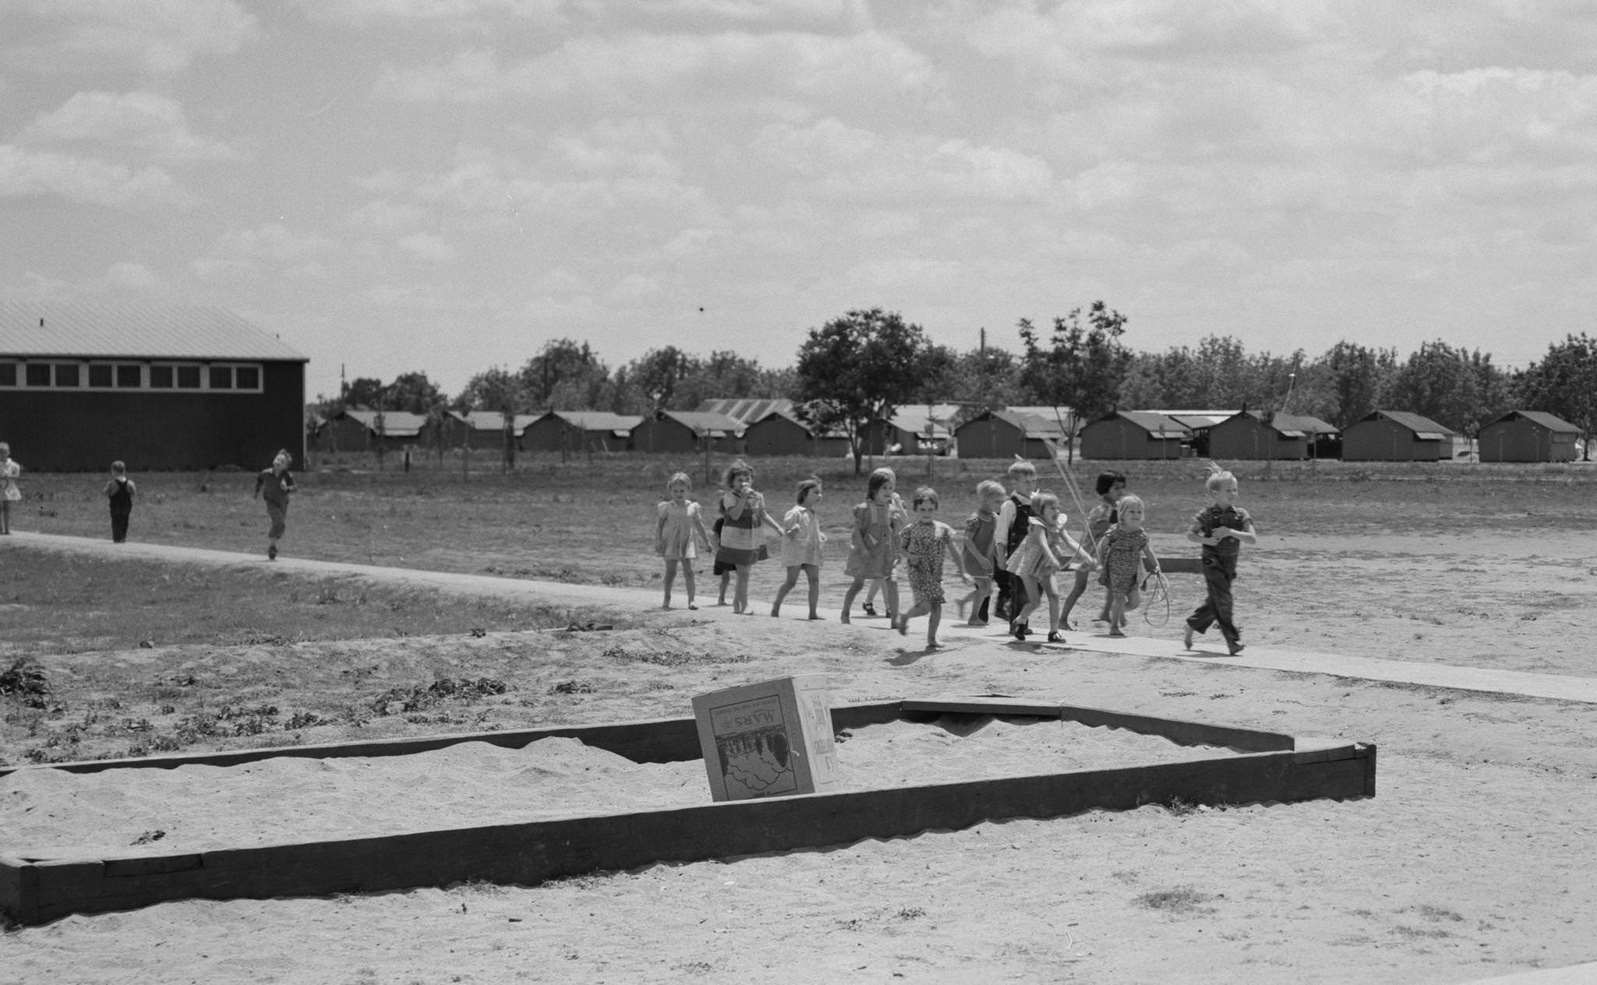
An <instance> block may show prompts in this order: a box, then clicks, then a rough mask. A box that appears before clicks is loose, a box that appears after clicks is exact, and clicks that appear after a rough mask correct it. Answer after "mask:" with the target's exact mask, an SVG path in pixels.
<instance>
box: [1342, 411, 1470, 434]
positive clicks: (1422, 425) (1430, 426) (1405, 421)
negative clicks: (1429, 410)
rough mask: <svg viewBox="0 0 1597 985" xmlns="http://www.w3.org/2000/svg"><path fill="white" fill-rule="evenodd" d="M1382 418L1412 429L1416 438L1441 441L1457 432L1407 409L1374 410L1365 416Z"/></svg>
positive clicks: (1371, 419) (1375, 418) (1371, 418)
mask: <svg viewBox="0 0 1597 985" xmlns="http://www.w3.org/2000/svg"><path fill="white" fill-rule="evenodd" d="M1381 418H1385V419H1386V420H1389V421H1391V422H1392V423H1393V424H1397V425H1400V426H1402V427H1405V428H1408V429H1409V430H1410V431H1413V432H1414V436H1415V437H1416V438H1424V439H1426V440H1428V441H1440V440H1441V439H1443V438H1450V437H1452V436H1453V435H1454V434H1456V433H1457V432H1455V431H1454V430H1453V429H1452V428H1449V427H1444V426H1443V425H1441V424H1438V423H1436V422H1435V421H1433V420H1431V419H1430V418H1429V417H1426V416H1424V415H1422V414H1416V413H1414V412H1413V411H1407V410H1372V411H1370V413H1369V414H1368V415H1366V416H1365V417H1364V418H1363V420H1365V421H1374V420H1379V419H1381ZM1361 423H1362V422H1361Z"/></svg>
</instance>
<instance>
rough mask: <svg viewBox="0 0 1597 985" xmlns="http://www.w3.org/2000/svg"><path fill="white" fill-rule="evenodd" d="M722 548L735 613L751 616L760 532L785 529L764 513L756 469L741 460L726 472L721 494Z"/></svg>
mask: <svg viewBox="0 0 1597 985" xmlns="http://www.w3.org/2000/svg"><path fill="white" fill-rule="evenodd" d="M720 511H721V519H722V520H723V521H725V522H723V523H722V524H721V546H720V547H719V548H718V549H717V550H716V552H715V559H716V560H717V561H722V562H725V563H727V564H730V565H732V566H733V571H734V573H735V574H736V575H737V587H736V588H735V589H734V590H733V593H732V611H733V612H736V613H740V614H743V615H752V614H753V613H752V612H751V611H750V609H749V573H750V572H751V571H752V570H753V569H754V562H756V561H758V560H759V559H760V548H761V547H763V546H764V543H763V542H762V539H761V536H760V534H761V530H762V529H763V528H764V527H767V526H768V527H770V528H771V529H772V530H774V531H776V532H777V533H779V534H780V533H781V532H782V529H781V528H780V527H778V526H777V525H776V521H775V520H773V519H771V516H770V514H768V513H766V512H765V496H764V494H763V493H760V492H757V491H756V490H755V488H754V469H753V468H751V467H750V466H749V464H748V463H747V462H745V461H743V460H742V459H738V460H737V461H735V462H733V463H732V464H731V465H729V466H727V469H726V489H725V491H724V492H722V493H721V506H720Z"/></svg>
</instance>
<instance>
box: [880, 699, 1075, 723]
mask: <svg viewBox="0 0 1597 985" xmlns="http://www.w3.org/2000/svg"><path fill="white" fill-rule="evenodd" d="M902 704H903V706H904V712H905V714H906V716H908V715H914V716H916V717H936V716H938V715H1002V716H1007V717H1013V718H1045V719H1057V718H1058V717H1059V709H1060V707H1061V706H1060V705H1059V704H1057V703H1055V702H1042V701H1026V700H1023V699H1020V698H1008V697H1002V698H1000V697H990V698H988V697H982V698H931V699H911V698H906V699H904V701H903V702H902Z"/></svg>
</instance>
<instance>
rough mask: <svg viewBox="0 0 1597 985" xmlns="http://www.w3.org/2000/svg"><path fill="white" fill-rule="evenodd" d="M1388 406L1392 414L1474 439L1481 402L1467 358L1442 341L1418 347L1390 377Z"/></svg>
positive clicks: (1461, 352)
mask: <svg viewBox="0 0 1597 985" xmlns="http://www.w3.org/2000/svg"><path fill="white" fill-rule="evenodd" d="M1477 355H1478V354H1477ZM1387 403H1388V404H1390V405H1391V406H1392V407H1393V409H1395V410H1409V411H1413V412H1414V413H1416V414H1422V415H1424V416H1425V417H1428V418H1430V419H1431V420H1433V421H1436V422H1437V423H1438V424H1442V425H1445V426H1446V427H1449V428H1452V429H1453V430H1455V431H1460V432H1463V433H1465V434H1468V435H1473V434H1474V433H1475V431H1476V430H1477V429H1478V427H1479V420H1480V417H1481V414H1482V402H1481V392H1480V381H1479V377H1478V375H1477V371H1476V368H1475V366H1474V365H1473V364H1472V362H1471V358H1470V354H1469V353H1467V352H1465V351H1464V350H1463V349H1455V348H1453V347H1452V346H1450V345H1448V344H1447V343H1446V342H1442V341H1436V342H1426V343H1423V344H1421V345H1420V347H1419V349H1418V350H1416V351H1415V352H1414V353H1412V354H1410V356H1409V357H1408V360H1407V361H1406V362H1404V363H1403V365H1402V366H1401V367H1399V368H1398V371H1397V373H1396V374H1395V375H1394V376H1393V377H1392V383H1391V386H1390V388H1389V390H1388V392H1387Z"/></svg>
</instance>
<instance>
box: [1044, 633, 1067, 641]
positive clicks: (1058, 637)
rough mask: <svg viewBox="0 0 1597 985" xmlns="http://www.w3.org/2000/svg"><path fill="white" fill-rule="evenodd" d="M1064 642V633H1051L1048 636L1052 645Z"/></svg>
mask: <svg viewBox="0 0 1597 985" xmlns="http://www.w3.org/2000/svg"><path fill="white" fill-rule="evenodd" d="M1064 641H1065V636H1064V634H1063V633H1057V632H1055V633H1049V634H1048V642H1050V643H1063V642H1064Z"/></svg>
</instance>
